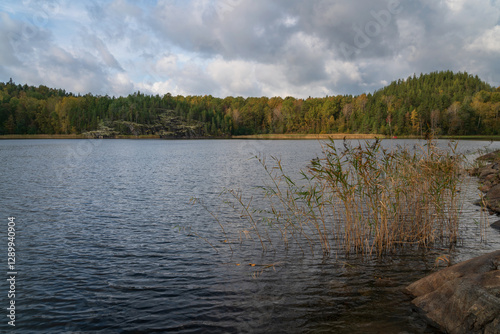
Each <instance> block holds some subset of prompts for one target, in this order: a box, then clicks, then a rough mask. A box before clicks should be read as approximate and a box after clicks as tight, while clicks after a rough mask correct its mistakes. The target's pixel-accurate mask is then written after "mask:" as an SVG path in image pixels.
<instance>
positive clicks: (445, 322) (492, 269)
mask: <svg viewBox="0 0 500 334" xmlns="http://www.w3.org/2000/svg"><path fill="white" fill-rule="evenodd" d="M499 267H500V251H496V252H493V253H490V254H486V255H482V256H480V257H477V258H474V259H471V260H468V261H465V262H462V263H459V264H457V265H454V266H452V267H449V268H446V269H443V270H441V271H438V272H436V273H434V274H431V275H429V276H427V277H424V278H423V279H421V280H419V281H417V282H415V283H413V284H411V285H410V286H408V287H407V292H408V293H410V294H411V295H412V296H414V297H416V298H415V299H414V300H413V301H412V303H413V304H414V305H415V306H417V307H418V308H419V309H420V310H421V311H423V312H424V314H425V315H426V317H427V318H428V319H429V320H430V322H432V323H433V324H437V325H439V326H440V327H441V329H443V330H444V331H446V332H447V333H450V334H465V333H471V334H474V333H500V270H499Z"/></svg>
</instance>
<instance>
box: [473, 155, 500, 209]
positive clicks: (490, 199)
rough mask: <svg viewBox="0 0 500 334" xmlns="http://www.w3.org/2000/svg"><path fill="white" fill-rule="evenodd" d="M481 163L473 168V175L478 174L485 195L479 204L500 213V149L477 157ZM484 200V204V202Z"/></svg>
mask: <svg viewBox="0 0 500 334" xmlns="http://www.w3.org/2000/svg"><path fill="white" fill-rule="evenodd" d="M477 161H478V162H479V163H480V164H481V166H480V167H476V168H474V169H473V170H471V175H474V176H477V177H478V178H479V182H480V183H481V187H480V188H479V190H481V191H482V192H483V193H484V194H485V195H484V198H483V201H479V202H478V204H480V205H485V206H486V207H487V208H488V209H489V210H491V211H492V212H494V213H497V214H500V151H495V152H492V153H488V154H486V155H483V156H481V157H479V158H477ZM483 202H484V204H483Z"/></svg>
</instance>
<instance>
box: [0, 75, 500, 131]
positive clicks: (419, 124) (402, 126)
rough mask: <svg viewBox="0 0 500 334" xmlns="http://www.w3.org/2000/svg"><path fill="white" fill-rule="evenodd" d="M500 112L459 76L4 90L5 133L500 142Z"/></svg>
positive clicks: (486, 89)
mask: <svg viewBox="0 0 500 334" xmlns="http://www.w3.org/2000/svg"><path fill="white" fill-rule="evenodd" d="M499 111H500V87H499V88H493V87H491V86H490V85H488V84H487V83H485V82H483V81H481V80H480V79H479V78H478V77H477V76H472V75H469V74H467V73H453V72H451V71H445V72H434V73H430V74H425V75H424V74H421V75H420V76H415V75H414V76H412V77H409V78H407V79H405V80H398V81H395V82H392V83H391V84H390V85H388V86H387V87H384V88H383V89H380V90H378V91H376V92H374V93H370V94H368V95H366V94H362V95H358V96H352V95H342V96H340V95H339V96H327V97H324V98H308V99H296V98H293V97H286V98H284V99H283V98H281V97H272V98H268V97H258V98H257V97H249V98H243V97H226V98H223V99H222V98H215V97H212V96H180V95H178V96H172V95H171V94H165V95H163V96H160V95H154V96H151V95H145V94H142V93H140V92H137V93H134V94H133V95H129V96H127V97H118V98H116V97H109V96H94V95H91V94H87V95H83V96H81V95H74V94H72V93H68V92H66V91H65V90H62V89H52V88H48V87H46V86H39V87H33V86H28V85H24V86H23V85H19V84H15V83H14V82H13V81H12V79H11V80H10V81H9V82H7V83H0V134H81V133H86V134H88V135H93V136H113V135H117V134H125V135H127V134H129V135H148V134H149V135H160V136H162V137H204V136H230V135H242V134H264V133H277V134H282V133H304V134H308V133H374V134H383V135H390V136H393V135H425V134H429V133H432V134H434V135H479V134H480V135H499V134H500V119H499Z"/></svg>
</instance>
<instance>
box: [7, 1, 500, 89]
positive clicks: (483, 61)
mask: <svg viewBox="0 0 500 334" xmlns="http://www.w3.org/2000/svg"><path fill="white" fill-rule="evenodd" d="M499 59H500V0H142V1H131V0H130V1H127V0H108V1H106V0H102V1H101V0H99V1H97V0H94V1H85V0H83V1H69V0H53V1H42V0H40V1H38V0H22V1H19V0H0V81H3V82H6V81H8V80H9V78H12V79H13V80H14V81H15V82H16V83H21V84H24V83H28V84H30V85H40V84H43V85H46V86H49V87H54V88H64V89H66V90H67V91H71V92H74V93H81V94H85V93H88V92H90V93H92V94H100V95H106V94H108V95H111V96H112V95H114V96H122V95H128V94H130V93H133V92H136V91H138V90H139V91H141V92H144V93H148V94H151V93H152V94H160V95H163V94H166V93H167V92H170V93H171V94H173V95H178V94H181V95H206V94H211V95H213V96H218V97H225V96H229V95H231V96H244V97H247V96H269V97H271V96H282V97H285V96H289V95H291V96H295V97H308V96H313V97H322V96H325V95H337V94H360V93H363V92H373V91H374V90H376V89H379V88H382V87H383V86H384V85H386V84H387V83H390V82H391V81H393V80H397V79H399V78H406V77H408V76H409V75H412V74H413V73H416V74H417V75H418V74H420V73H428V72H432V71H438V70H448V69H449V70H453V71H467V72H469V73H472V74H477V75H479V76H480V77H481V78H482V79H483V80H485V81H487V82H489V83H490V84H492V85H494V86H499V85H500V61H499Z"/></svg>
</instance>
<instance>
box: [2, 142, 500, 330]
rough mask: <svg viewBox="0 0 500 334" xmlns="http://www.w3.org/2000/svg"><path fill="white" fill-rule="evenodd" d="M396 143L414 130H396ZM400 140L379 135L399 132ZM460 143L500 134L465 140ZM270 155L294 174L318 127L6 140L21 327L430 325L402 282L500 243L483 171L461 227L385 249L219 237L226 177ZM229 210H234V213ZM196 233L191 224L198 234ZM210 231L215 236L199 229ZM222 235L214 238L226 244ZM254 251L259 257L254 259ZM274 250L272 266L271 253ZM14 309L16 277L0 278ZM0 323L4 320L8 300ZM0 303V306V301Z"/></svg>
mask: <svg viewBox="0 0 500 334" xmlns="http://www.w3.org/2000/svg"><path fill="white" fill-rule="evenodd" d="M398 143H403V144H412V143H411V142H405V141H399V142H398ZM394 144H395V142H394V141H388V142H385V143H384V145H394ZM460 145H461V149H462V150H463V151H467V150H473V149H477V148H481V147H485V146H487V145H489V147H490V148H496V149H498V148H500V143H493V144H491V143H489V142H463V143H461V144H460ZM256 154H265V155H267V156H270V155H275V156H278V157H280V158H281V159H282V161H283V165H284V166H286V168H287V170H289V171H290V172H291V173H292V174H296V172H297V171H298V170H299V169H300V168H305V167H306V166H307V164H308V162H309V161H310V160H311V159H313V158H315V157H317V156H320V155H321V146H320V144H319V143H318V142H317V141H246V140H241V141H238V140H233V141H226V140H217V141H210V140H191V141H183V140H179V141H161V140H140V141H136V140H104V141H103V140H11V141H0V161H1V164H0V172H1V173H0V189H1V192H2V197H1V200H0V201H1V202H0V203H1V206H0V219H1V220H2V221H3V222H2V224H1V226H2V229H3V231H0V235H2V236H3V237H2V241H1V243H0V247H1V248H0V252H1V254H4V256H3V257H0V258H3V259H4V260H3V262H4V265H3V266H2V268H5V269H4V275H5V274H6V273H7V266H6V265H7V245H6V238H7V223H8V220H7V218H8V217H11V216H14V217H16V260H17V263H16V270H17V272H18V275H17V280H16V298H15V301H16V327H15V331H16V332H20V333H79V332H81V333H154V332H158V333H162V332H181V333H279V332H281V333H318V332H325V333H433V332H436V330H435V329H432V328H430V327H428V326H427V325H426V324H425V322H424V321H423V320H422V319H421V318H420V317H419V315H418V314H416V313H415V312H414V311H413V310H412V308H411V304H410V298H409V297H407V296H406V295H405V294H404V293H403V292H402V289H403V288H404V287H405V286H406V285H407V284H409V283H411V282H413V281H415V280H417V279H419V278H421V277H423V276H425V275H426V274H428V273H430V272H432V271H434V270H436V258H438V257H439V256H440V255H442V254H448V255H449V256H450V258H451V259H452V261H453V262H458V261H461V260H465V259H468V258H471V257H473V256H475V255H479V254H483V253H486V252H490V251H493V250H496V249H498V248H499V246H500V237H499V235H498V233H496V232H495V231H493V230H490V229H488V230H487V233H488V235H487V238H488V243H486V244H485V243H480V242H479V239H480V231H479V228H478V227H477V225H476V224H475V221H476V220H477V219H478V218H479V211H478V208H477V207H474V206H473V205H470V202H471V201H472V200H474V199H476V197H477V193H476V192H475V188H476V185H475V184H474V183H470V184H469V188H468V190H467V191H466V193H467V194H468V195H467V196H469V198H470V202H469V200H466V201H465V205H464V214H463V219H462V223H463V227H462V241H461V243H460V244H459V246H458V248H457V249H455V250H454V251H453V252H452V253H450V252H449V251H448V250H446V249H442V250H440V249H437V250H433V251H431V252H428V253H423V252H420V251H415V252H412V253H411V254H403V255H398V256H393V257H390V258H385V259H383V260H366V259H365V260H364V261H363V260H361V259H357V258H352V259H349V260H348V261H344V260H342V261H337V260H336V259H335V258H330V259H323V258H322V257H321V255H316V256H314V257H312V256H310V255H307V254H306V255H305V256H301V255H298V253H293V252H290V253H278V254H276V253H272V252H270V253H267V254H262V253H261V251H260V250H259V247H258V245H256V247H255V248H252V247H247V248H241V249H238V250H237V251H236V252H235V254H233V255H232V256H231V254H230V253H229V252H227V247H221V245H222V243H223V237H221V236H220V230H219V228H218V225H217V223H216V222H215V221H214V219H213V218H212V217H211V216H210V214H209V213H208V212H207V211H206V210H205V209H203V207H202V206H200V205H191V204H190V203H189V201H190V198H191V197H198V198H201V199H203V200H204V203H205V205H207V206H208V207H210V208H214V211H217V212H221V214H222V215H223V216H224V214H225V212H224V210H226V209H224V206H222V205H221V200H220V199H219V198H218V197H217V195H218V194H219V192H220V191H221V189H223V188H224V187H226V188H228V187H230V188H242V189H245V190H246V195H248V196H250V195H255V197H256V198H258V197H259V191H258V190H256V189H254V188H252V187H254V186H259V185H262V184H263V183H264V182H265V180H266V177H265V171H264V170H263V168H262V167H261V166H260V165H259V163H258V162H257V161H256V160H254V159H250V160H249V158H251V157H252V156H253V155H256ZM228 217H229V215H228ZM193 232H194V233H196V235H198V236H196V235H194V234H193ZM201 237H203V238H206V239H207V240H212V243H213V242H214V240H215V243H216V244H214V246H215V248H217V249H220V250H219V252H218V253H217V252H216V251H215V250H214V248H213V247H212V246H211V245H210V244H208V243H207V242H205V241H203V240H202V239H201ZM217 243H218V244H217ZM250 263H253V264H256V266H255V267H253V266H250V265H249V264H250ZM272 264H274V266H272ZM1 287H2V291H4V292H2V293H1V295H2V297H1V299H0V302H1V303H2V305H0V306H1V307H0V308H1V309H3V310H5V308H6V307H7V306H8V302H9V300H8V299H7V297H6V292H7V290H8V286H7V283H6V282H5V281H4V283H2V285H1ZM3 312H4V313H5V315H2V316H1V318H0V319H2V318H3V320H2V322H1V323H0V331H1V332H8V331H9V330H11V329H12V328H11V327H10V326H8V325H7V321H8V318H7V317H6V315H7V311H6V310H5V311H3ZM0 315H1V314H0Z"/></svg>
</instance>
